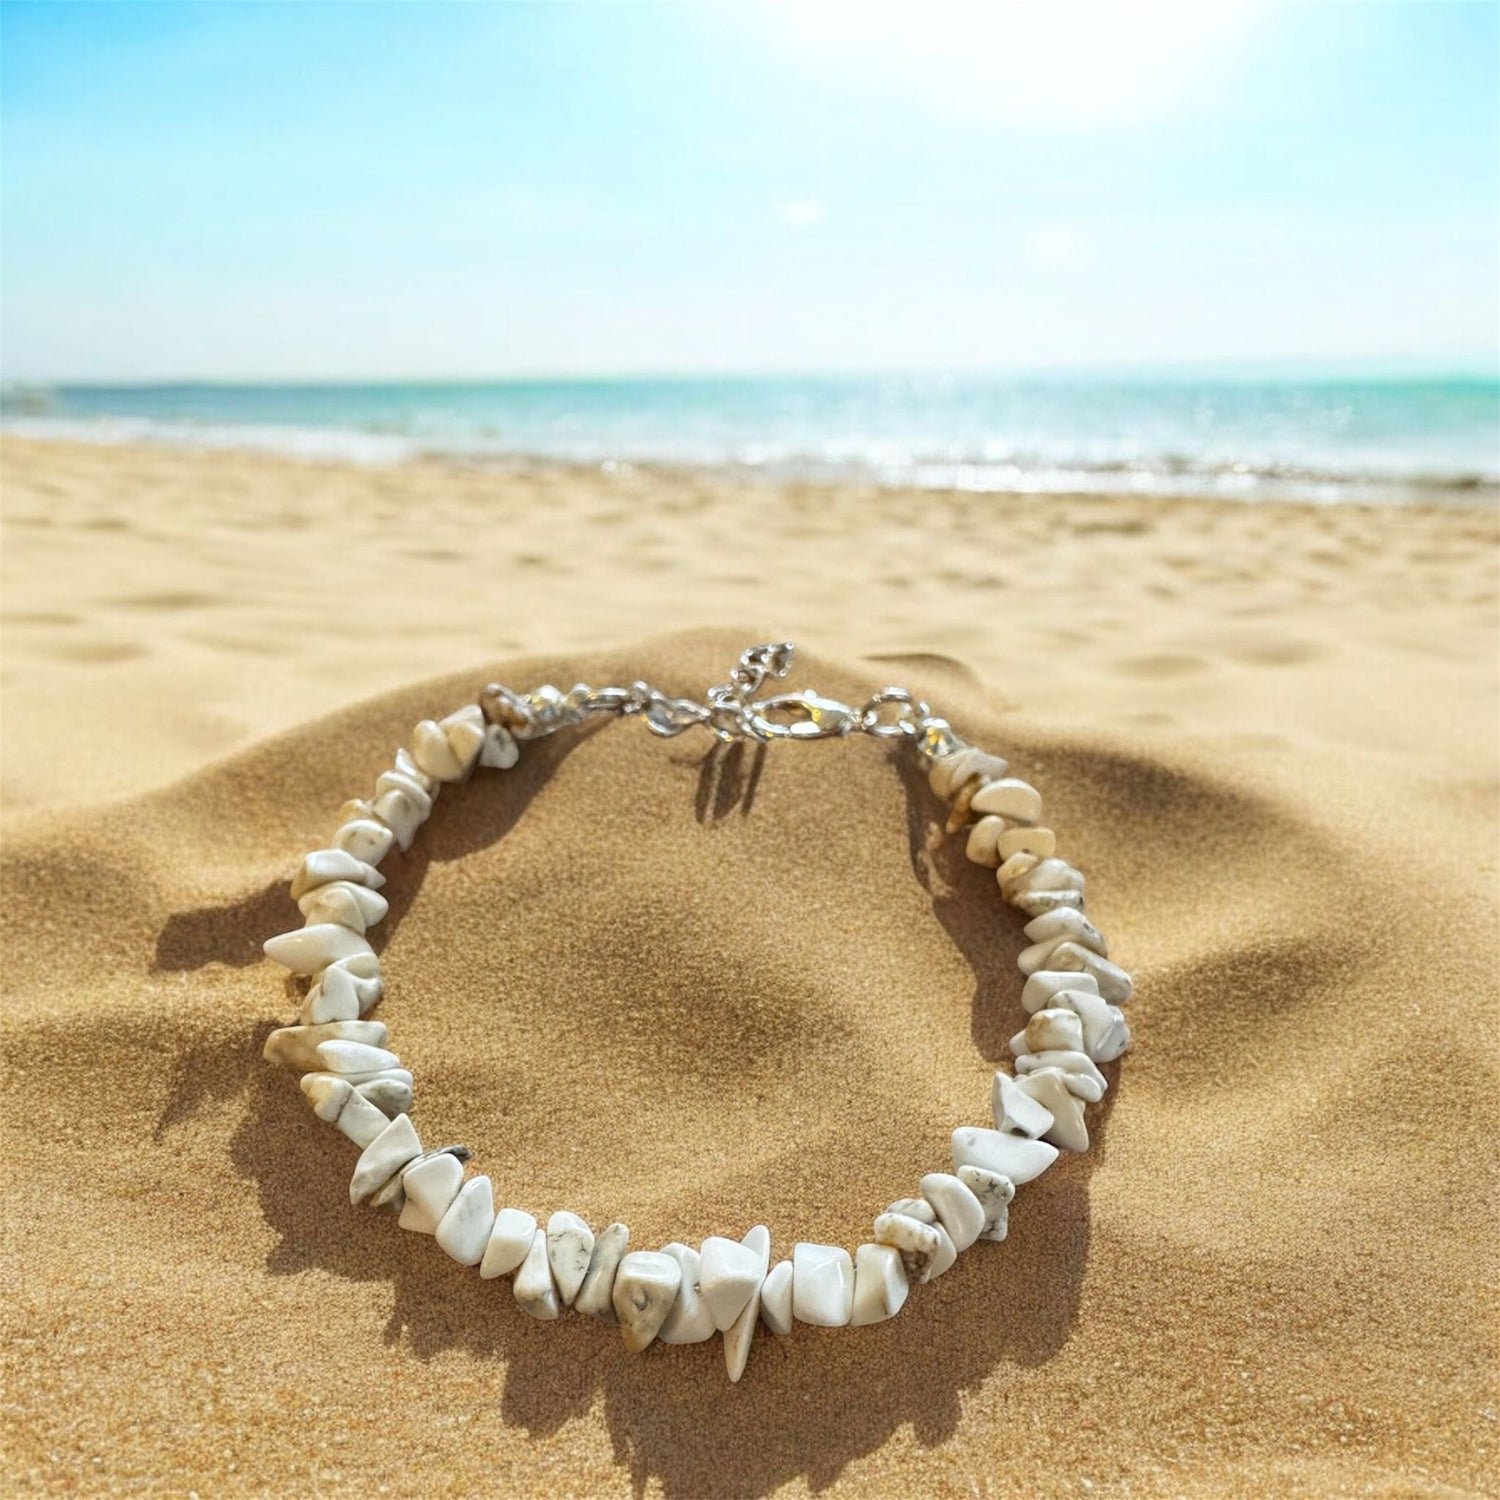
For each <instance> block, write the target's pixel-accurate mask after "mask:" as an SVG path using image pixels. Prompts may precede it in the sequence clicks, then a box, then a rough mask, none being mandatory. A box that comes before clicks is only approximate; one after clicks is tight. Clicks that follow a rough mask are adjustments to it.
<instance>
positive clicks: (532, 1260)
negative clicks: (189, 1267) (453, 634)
mask: <svg viewBox="0 0 1500 1500" xmlns="http://www.w3.org/2000/svg"><path fill="white" fill-rule="evenodd" d="M433 727H434V728H436V726H435V725H434V726H433ZM424 764H425V763H424ZM481 1274H482V1273H481ZM511 1290H512V1291H513V1292H514V1293H515V1298H516V1302H517V1304H518V1305H519V1307H520V1309H521V1311H522V1312H523V1313H526V1314H528V1315H529V1316H531V1317H533V1318H541V1319H544V1320H545V1319H548V1318H555V1317H556V1316H557V1314H558V1301H557V1284H556V1282H554V1281H553V1279H552V1267H551V1265H550V1264H549V1263H548V1261H547V1236H546V1234H545V1233H543V1232H542V1231H540V1230H538V1231H537V1233H535V1234H534V1235H532V1237H531V1244H530V1245H529V1246H528V1247H527V1250H526V1259H525V1260H523V1261H522V1262H521V1269H520V1270H519V1271H517V1272H516V1279H515V1280H514V1281H513V1282H512V1283H511Z"/></svg>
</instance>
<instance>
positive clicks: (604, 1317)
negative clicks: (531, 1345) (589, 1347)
mask: <svg viewBox="0 0 1500 1500" xmlns="http://www.w3.org/2000/svg"><path fill="white" fill-rule="evenodd" d="M629 1243H630V1229H629V1227H628V1226H627V1225H624V1224H621V1223H618V1222H616V1223H614V1224H611V1225H609V1227H608V1228H606V1229H601V1230H600V1231H599V1235H598V1237H597V1238H596V1239H595V1240H594V1253H593V1254H592V1255H590V1256H589V1268H588V1270H587V1272H586V1273H585V1274H584V1278H583V1285H582V1286H581V1287H579V1289H578V1295H577V1296H576V1297H575V1298H574V1299H573V1311H574V1312H580V1313H587V1314H588V1316H589V1317H591V1318H599V1319H600V1320H601V1321H603V1322H605V1323H613V1322H615V1321H616V1319H615V1305H614V1300H613V1299H614V1290H615V1272H616V1271H618V1270H619V1268H620V1261H621V1259H622V1258H623V1257H624V1254H625V1247H626V1246H627V1245H628V1244H629Z"/></svg>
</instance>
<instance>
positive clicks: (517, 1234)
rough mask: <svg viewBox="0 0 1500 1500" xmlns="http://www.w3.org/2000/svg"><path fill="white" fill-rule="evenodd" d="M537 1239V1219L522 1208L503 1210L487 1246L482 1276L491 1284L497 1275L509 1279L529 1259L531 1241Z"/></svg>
mask: <svg viewBox="0 0 1500 1500" xmlns="http://www.w3.org/2000/svg"><path fill="white" fill-rule="evenodd" d="M535 1238H536V1220H535V1219H534V1218H533V1217H532V1216H531V1215H530V1214H529V1213H527V1212H526V1210H525V1209H522V1208H502V1209H501V1210H500V1212H499V1213H498V1214H496V1215H495V1224H494V1228H492V1229H491V1230H490V1238H489V1243H488V1244H487V1245H485V1247H484V1257H483V1259H482V1260H481V1261H480V1262H479V1274H480V1275H481V1276H482V1277H483V1278H484V1279H485V1280H486V1281H491V1280H493V1279H494V1278H495V1277H496V1276H509V1275H510V1273H511V1272H512V1271H514V1270H515V1269H516V1268H517V1267H518V1266H519V1265H521V1264H522V1262H524V1261H525V1259H526V1252H527V1251H528V1250H530V1249H531V1242H532V1240H534V1239H535Z"/></svg>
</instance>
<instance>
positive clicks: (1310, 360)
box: [0, 351, 1500, 392]
mask: <svg viewBox="0 0 1500 1500" xmlns="http://www.w3.org/2000/svg"><path fill="white" fill-rule="evenodd" d="M1212 374H1222V375H1225V376H1230V377H1238V378H1241V379H1247V378H1252V377H1253V376H1255V375H1257V374H1258V375H1259V378H1261V379H1275V378H1288V377H1292V376H1296V375H1300V376H1301V377H1302V378H1304V379H1309V380H1316V381H1332V380H1341V379H1364V380H1372V381H1373V380H1381V379H1408V380H1410V379H1426V380H1472V381H1485V382H1491V383H1500V351H1497V353H1496V355H1495V356H1494V357H1493V358H1488V359H1487V358H1485V357H1482V356H1469V357H1450V358H1447V359H1440V358H1432V357H1428V356H1408V355H1361V356H1352V357H1351V356H1347V355H1306V354H1304V355H1279V356H1270V357H1264V356H1242V355H1216V356H1212V357H1209V358H1196V359H1173V358H1161V359H1149V358H1148V359H1115V360H1090V361H1076V362H1061V361H1060V362H1056V363H1048V364H1035V365H904V366H903V365H890V366H880V367H871V368H867V369H851V368H847V367H845V368H840V367H836V366H821V367H816V368H807V369H785V368H783V369H776V368H771V367H758V368H745V369H733V370H731V369H711V368H709V369H689V368H670V369H660V370H650V369H641V370H623V369H613V370H609V369H601V370H593V371H584V370H578V371H566V372H565V371H551V372H546V371H542V372H511V373H504V374H499V373H497V374H473V375H458V374H451V373H450V374H423V373H414V374H406V375H393V374H380V375H352V374H317V375H295V376H294V375H265V374H255V375H139V376H125V377H118V378H112V377H99V376H86V375H84V376H74V375H68V376H32V375H9V374H6V373H5V372H4V371H3V370H0V391H3V392H10V391H13V390H23V389H28V388H29V389H59V390H70V389H71V390H88V389H94V390H163V389H173V388H179V389H180V388H192V389H215V388H218V389H225V388H236V387H266V388H269V387H281V388H288V387H291V388H299V387H301V388H309V389H315V388H319V387H339V386H364V387H373V386H391V387H399V386H413V385H430V386H476V385H496V386H499V385H510V386H521V385H610V384H622V385H623V384H629V383H634V382H651V381H660V382H663V383H674V382H688V381H711V380H722V381H728V382H733V381H767V380H871V379H912V378H918V377H926V378H938V379H942V378H949V379H952V378H975V377H992V378H1010V379H1047V378H1058V377H1069V376H1072V377H1077V376H1100V375H1157V376H1172V375H1177V376H1189V375H1196V376H1203V375H1212Z"/></svg>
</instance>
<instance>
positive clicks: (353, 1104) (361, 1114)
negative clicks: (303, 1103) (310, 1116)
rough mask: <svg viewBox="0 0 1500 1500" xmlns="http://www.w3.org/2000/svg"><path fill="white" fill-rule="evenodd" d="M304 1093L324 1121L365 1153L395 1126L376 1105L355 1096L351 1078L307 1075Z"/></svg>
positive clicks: (304, 1081)
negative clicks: (392, 1125)
mask: <svg viewBox="0 0 1500 1500" xmlns="http://www.w3.org/2000/svg"><path fill="white" fill-rule="evenodd" d="M302 1092H303V1093H304V1094H306V1095H307V1097H308V1100H309V1101H310V1102H311V1104H312V1107H313V1113H314V1114H316V1115H317V1117H318V1118H319V1119H320V1120H327V1121H328V1122H329V1123H330V1124H332V1125H337V1126H338V1128H339V1129H340V1130H341V1131H343V1133H344V1134H345V1135H346V1136H348V1137H349V1139H350V1140H351V1141H353V1142H354V1144H355V1145H356V1146H358V1147H359V1148H360V1149H361V1150H363V1149H364V1148H365V1147H366V1146H368V1145H369V1144H370V1142H371V1141H373V1140H374V1139H375V1138H376V1137H377V1136H378V1135H379V1134H380V1132H381V1131H382V1130H384V1129H385V1127H386V1126H387V1125H389V1124H390V1123H391V1122H390V1121H389V1120H388V1119H387V1118H386V1117H385V1116H384V1115H383V1114H381V1112H380V1111H379V1110H378V1109H376V1108H375V1106H374V1105H373V1104H371V1103H369V1102H368V1101H367V1100H364V1099H361V1098H360V1096H359V1095H358V1094H357V1093H355V1091H354V1088H353V1086H352V1085H351V1084H350V1083H349V1080H348V1079H347V1078H339V1077H337V1076H336V1075H335V1074H333V1073H304V1074H303V1075H302Z"/></svg>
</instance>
